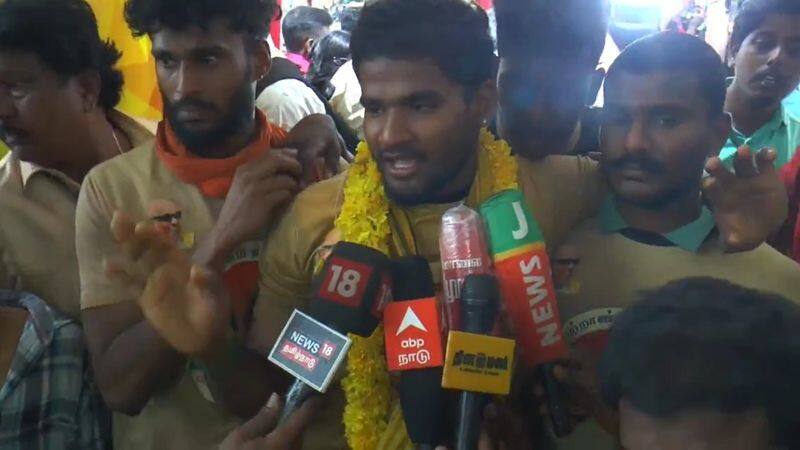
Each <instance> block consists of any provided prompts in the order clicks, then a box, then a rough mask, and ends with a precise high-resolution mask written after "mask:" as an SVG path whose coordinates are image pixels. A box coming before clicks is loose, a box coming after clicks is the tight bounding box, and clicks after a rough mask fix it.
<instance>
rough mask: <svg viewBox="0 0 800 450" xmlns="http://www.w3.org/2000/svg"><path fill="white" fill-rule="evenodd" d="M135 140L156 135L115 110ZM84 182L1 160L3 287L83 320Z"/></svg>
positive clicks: (0, 265) (121, 125) (0, 282)
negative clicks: (80, 222)
mask: <svg viewBox="0 0 800 450" xmlns="http://www.w3.org/2000/svg"><path fill="white" fill-rule="evenodd" d="M110 118H111V121H112V122H113V123H114V125H115V126H116V127H118V128H119V129H120V130H122V131H123V132H124V133H125V134H126V136H127V137H128V139H129V140H130V141H131V142H132V143H134V145H137V144H140V143H142V142H143V141H146V140H148V139H151V138H152V134H150V132H149V131H147V130H146V129H145V128H144V127H142V126H141V125H139V124H138V123H137V122H135V121H134V120H133V119H131V118H129V117H127V116H124V115H123V114H121V113H118V112H112V114H111V116H110ZM79 191H80V184H79V183H78V182H76V181H75V180H72V179H70V178H69V177H67V176H66V175H64V174H63V173H61V172H58V171H56V170H51V169H47V168H44V167H39V166H37V165H35V164H32V163H29V162H25V161H20V160H19V158H17V157H16V156H14V154H13V153H9V154H8V155H7V156H6V157H5V158H4V159H3V160H2V162H1V163H0V288H3V289H12V290H25V291H28V292H31V293H33V294H36V295H37V296H38V297H40V298H42V299H44V300H45V301H46V302H47V303H48V304H49V305H50V306H52V307H54V308H56V309H57V310H59V311H61V312H62V313H64V314H66V315H67V316H69V317H70V318H72V319H75V320H78V319H80V288H79V285H80V283H79V279H78V265H77V262H76V261H77V259H76V256H75V207H76V204H77V202H78V192H79Z"/></svg>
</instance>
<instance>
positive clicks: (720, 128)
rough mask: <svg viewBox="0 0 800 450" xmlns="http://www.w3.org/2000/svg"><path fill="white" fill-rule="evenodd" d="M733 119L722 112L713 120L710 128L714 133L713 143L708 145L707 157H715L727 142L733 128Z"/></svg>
mask: <svg viewBox="0 0 800 450" xmlns="http://www.w3.org/2000/svg"><path fill="white" fill-rule="evenodd" d="M732 123H733V119H732V118H731V115H730V114H729V113H727V112H723V113H722V114H720V115H719V116H718V117H717V118H716V119H713V121H712V123H711V127H712V128H713V131H714V136H713V140H714V141H713V142H712V143H711V145H710V150H709V154H708V156H717V155H719V152H720V151H721V150H722V147H723V146H724V145H725V142H727V141H728V136H730V134H731V129H732V128H733V125H732Z"/></svg>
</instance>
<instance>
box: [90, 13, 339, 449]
mask: <svg viewBox="0 0 800 450" xmlns="http://www.w3.org/2000/svg"><path fill="white" fill-rule="evenodd" d="M274 9H275V4H274V2H272V1H270V0H239V1H236V2H230V1H225V0H203V1H197V0H183V1H176V0H131V1H129V2H128V3H127V4H126V17H127V20H128V22H129V24H130V25H131V28H132V29H133V30H134V31H135V33H136V34H138V35H143V34H147V35H149V37H150V38H151V40H152V52H153V55H154V57H155V60H156V64H157V67H156V71H157V78H158V82H159V88H160V91H161V94H162V97H163V100H164V108H165V117H166V118H165V120H164V121H163V122H161V124H160V125H159V128H158V133H157V135H156V139H155V142H152V141H150V142H148V143H146V144H144V145H142V146H139V147H137V148H135V149H133V150H131V151H130V152H127V153H126V154H125V155H122V156H120V157H118V158H115V159H112V160H110V161H106V162H105V163H103V164H101V165H99V166H98V167H95V168H94V169H92V170H91V171H90V173H89V174H88V175H87V176H86V180H85V182H84V183H83V186H82V189H81V193H80V198H79V200H78V207H77V218H76V228H77V240H76V247H77V255H78V262H79V266H80V279H81V288H82V292H81V308H82V310H83V311H82V313H83V319H84V326H85V329H86V337H87V342H88V345H89V350H90V353H91V356H92V360H93V367H94V370H95V375H96V379H97V383H98V386H99V387H100V390H101V392H102V394H103V397H104V398H105V400H106V403H107V404H108V406H109V407H110V408H111V409H112V410H114V411H116V412H117V414H116V415H115V418H114V441H115V448H117V449H122V450H125V449H137V450H140V449H162V448H169V449H172V450H180V449H212V448H215V447H216V446H217V445H219V443H220V442H221V441H222V439H223V438H224V437H225V435H226V434H227V433H228V432H229V431H230V430H231V429H232V428H233V427H234V426H235V425H236V423H237V420H236V419H235V418H234V417H233V416H231V415H229V414H227V413H226V412H224V411H223V409H222V408H221V407H219V406H217V405H215V404H214V403H213V402H212V401H211V399H212V395H213V394H212V393H211V392H209V386H208V385H207V384H206V383H205V382H204V381H203V374H204V372H202V371H201V370H200V369H198V368H197V367H198V366H199V362H198V361H192V362H188V361H187V359H186V358H185V357H184V356H183V355H182V354H180V353H177V352H176V351H174V350H173V349H172V348H171V347H170V346H169V345H167V343H166V342H164V341H163V340H162V339H161V338H160V337H159V336H158V334H157V333H156V332H155V330H154V329H153V327H152V326H151V325H150V324H149V323H148V322H147V321H146V320H144V317H143V315H142V312H141V310H140V309H139V306H138V305H137V303H136V300H137V299H138V298H139V296H140V295H141V294H142V292H143V290H146V289H148V287H147V286H146V285H145V284H144V283H138V282H137V280H139V279H140V278H137V277H141V276H142V275H143V273H144V272H142V267H141V265H137V264H135V262H133V261H131V260H129V259H127V258H125V257H124V255H118V254H116V252H115V250H116V248H117V246H116V244H117V242H118V241H120V240H123V239H124V240H126V242H127V243H128V244H127V246H126V249H128V250H131V251H133V252H141V251H143V250H144V249H143V248H141V247H140V246H137V242H138V241H137V239H139V238H141V236H142V233H140V232H141V229H139V230H134V229H133V228H132V227H129V226H128V225H129V224H130V223H131V221H135V222H139V221H146V222H148V223H149V224H151V225H152V229H150V230H149V232H151V233H152V234H151V235H150V237H151V238H154V239H157V240H158V242H161V243H162V245H164V246H174V247H175V248H176V249H177V251H179V252H182V254H186V255H190V256H191V257H192V259H193V260H194V261H196V262H198V263H201V264H203V265H204V266H210V267H214V268H217V269H218V270H219V271H220V272H223V277H224V280H225V283H226V284H227V285H228V286H229V291H230V292H231V294H232V299H231V301H232V308H233V310H234V313H233V317H232V320H231V321H230V322H232V323H233V331H232V333H239V334H241V333H244V331H245V330H246V329H247V326H248V323H249V317H250V311H251V306H252V301H253V299H254V294H255V291H256V288H257V279H258V264H257V261H258V257H259V253H260V250H261V247H262V246H263V240H264V239H265V237H266V235H267V234H268V232H269V229H270V226H271V224H272V223H273V222H274V221H275V219H276V218H277V217H278V216H279V215H280V213H281V210H282V208H283V207H285V206H286V205H287V204H288V202H289V201H290V200H291V199H292V197H293V196H294V195H295V194H296V193H297V192H298V191H300V190H301V189H302V188H303V187H304V186H305V185H307V184H309V183H311V182H313V181H315V180H317V179H318V178H320V177H322V176H324V175H325V174H324V172H325V171H326V170H335V168H336V165H337V163H338V154H339V151H340V150H341V148H342V147H341V145H340V144H341V142H340V138H339V137H338V134H336V133H335V128H334V127H333V124H332V121H330V120H329V119H327V118H325V117H324V116H323V119H322V120H319V119H314V120H312V121H310V122H309V119H306V120H305V121H304V123H310V124H311V125H303V124H299V125H298V126H297V127H296V128H295V129H293V130H292V134H293V135H295V137H292V136H289V137H288V138H287V135H286V133H285V132H284V131H283V130H281V129H280V128H278V127H277V126H274V125H272V124H270V123H268V122H267V120H266V118H265V116H264V115H263V113H261V112H259V111H257V110H256V108H255V106H254V102H255V84H256V81H257V80H259V79H260V78H261V77H263V76H264V74H265V73H266V72H267V70H268V69H269V61H270V58H269V50H268V47H267V44H266V42H265V41H264V39H263V38H264V36H266V33H267V27H268V25H269V22H270V19H271V18H272V16H273V12H274ZM320 124H322V126H319V125H320ZM309 127H311V128H312V129H311V130H309ZM326 138H333V139H334V141H335V142H334V143H335V144H336V145H333V146H330V145H327V144H328V143H329V142H328V141H326ZM304 139H305V140H304ZM287 145H292V146H295V145H296V146H298V147H300V148H302V150H301V151H295V150H289V149H281V148H279V147H282V146H287ZM330 149H333V151H330ZM322 156H325V158H324V159H325V161H323V157H322ZM326 161H327V163H326ZM325 166H327V169H326V167H325ZM117 211H124V214H123V213H117ZM144 256H145V257H148V256H149V253H147V252H144ZM105 272H108V274H110V278H107V277H106V273H105ZM226 357H229V358H236V357H237V356H236V355H226ZM258 369H262V367H260V366H259V367H257V368H256V370H258ZM259 373H260V374H261V378H260V379H259V380H258V382H268V380H269V379H270V376H271V374H270V372H269V371H268V370H266V371H261V372H259ZM126 415H128V416H135V417H127V416H126Z"/></svg>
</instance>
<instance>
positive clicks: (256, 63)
mask: <svg viewBox="0 0 800 450" xmlns="http://www.w3.org/2000/svg"><path fill="white" fill-rule="evenodd" d="M252 45H253V48H252V52H251V55H250V57H251V58H252V64H253V79H252V80H251V81H252V82H257V81H259V80H260V79H262V78H264V77H265V76H267V74H268V73H269V68H270V67H271V66H272V55H271V54H270V51H269V44H268V43H267V41H266V40H265V39H258V40H256V41H255V42H253V44H252Z"/></svg>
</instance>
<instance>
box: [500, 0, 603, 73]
mask: <svg viewBox="0 0 800 450" xmlns="http://www.w3.org/2000/svg"><path fill="white" fill-rule="evenodd" d="M496 3H498V4H497V5H495V14H496V15H497V23H498V28H497V47H498V51H499V53H500V55H501V56H506V55H509V54H514V53H519V52H523V54H524V55H525V56H528V57H534V58H542V57H544V58H548V57H557V58H564V57H568V58H578V59H579V60H581V61H583V62H585V63H586V64H589V65H591V66H592V68H594V67H595V66H597V63H598V61H599V60H600V55H602V53H603V49H604V48H605V45H606V33H607V32H608V21H609V8H610V7H609V0H532V1H531V2H530V3H531V6H530V7H528V8H527V10H526V12H524V13H522V14H521V13H520V11H519V9H518V8H504V5H505V4H508V5H509V6H512V5H514V4H515V3H518V2H512V1H505V2H496Z"/></svg>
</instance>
